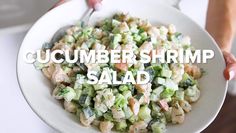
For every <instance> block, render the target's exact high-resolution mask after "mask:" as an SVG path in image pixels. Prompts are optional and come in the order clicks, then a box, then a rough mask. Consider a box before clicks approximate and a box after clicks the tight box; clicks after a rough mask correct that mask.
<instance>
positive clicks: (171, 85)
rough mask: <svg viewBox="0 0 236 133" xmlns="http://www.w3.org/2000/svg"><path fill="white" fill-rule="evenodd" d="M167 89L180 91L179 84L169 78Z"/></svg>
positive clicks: (166, 83)
mask: <svg viewBox="0 0 236 133" xmlns="http://www.w3.org/2000/svg"><path fill="white" fill-rule="evenodd" d="M165 87H166V88H169V89H172V90H174V91H176V90H178V89H179V87H178V84H176V83H175V82H174V81H173V80H171V79H169V78H167V79H166V82H165Z"/></svg>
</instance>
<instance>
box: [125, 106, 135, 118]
mask: <svg viewBox="0 0 236 133" xmlns="http://www.w3.org/2000/svg"><path fill="white" fill-rule="evenodd" d="M123 111H124V113H125V118H126V119H129V118H130V117H131V116H132V115H133V112H132V110H131V109H130V107H129V106H124V107H123Z"/></svg>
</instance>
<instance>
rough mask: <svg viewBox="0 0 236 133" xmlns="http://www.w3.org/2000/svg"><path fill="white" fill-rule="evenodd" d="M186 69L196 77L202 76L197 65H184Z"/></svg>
mask: <svg viewBox="0 0 236 133" xmlns="http://www.w3.org/2000/svg"><path fill="white" fill-rule="evenodd" d="M184 71H185V72H186V73H188V74H189V75H191V76H192V77H193V78H194V79H199V78H200V77H201V76H202V73H201V69H200V68H199V67H197V66H196V65H189V64H185V65H184Z"/></svg>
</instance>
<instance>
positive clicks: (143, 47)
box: [139, 42, 153, 52]
mask: <svg viewBox="0 0 236 133" xmlns="http://www.w3.org/2000/svg"><path fill="white" fill-rule="evenodd" d="M152 49H153V46H152V43H151V42H144V43H143V44H142V45H141V46H140V47H139V51H142V50H147V51H149V52H151V50H152Z"/></svg>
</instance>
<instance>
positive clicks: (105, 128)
mask: <svg viewBox="0 0 236 133" xmlns="http://www.w3.org/2000/svg"><path fill="white" fill-rule="evenodd" d="M113 126H114V124H113V123H112V122H110V121H102V122H100V125H99V128H100V130H101V132H102V133H110V132H111V129H112V128H113Z"/></svg>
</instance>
